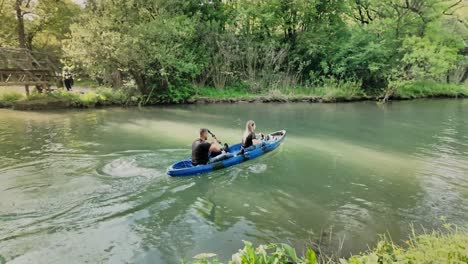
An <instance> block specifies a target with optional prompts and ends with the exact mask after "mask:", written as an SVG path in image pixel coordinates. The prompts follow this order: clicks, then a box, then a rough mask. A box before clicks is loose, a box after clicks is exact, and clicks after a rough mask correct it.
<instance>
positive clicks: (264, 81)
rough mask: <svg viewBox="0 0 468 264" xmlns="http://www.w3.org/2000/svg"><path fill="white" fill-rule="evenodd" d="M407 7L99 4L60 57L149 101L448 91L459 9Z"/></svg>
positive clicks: (461, 30) (173, 0) (455, 61)
mask: <svg viewBox="0 0 468 264" xmlns="http://www.w3.org/2000/svg"><path fill="white" fill-rule="evenodd" d="M417 2H418V1H407V2H404V3H401V4H397V3H394V1H393V0H384V1H377V0H367V1H345V0H338V1H319V2H313V3H311V2H310V1H305V0H298V1H289V0H273V1H247V0H245V1H244V0H241V1H236V2H231V1H209V3H207V4H203V5H200V4H199V1H195V0H191V1H181V0H169V1H152V2H148V1H144V0H131V1H124V2H118V3H117V2H115V1H110V0H98V1H93V2H92V3H90V4H88V5H87V7H86V8H85V9H84V10H83V12H82V15H81V16H80V19H79V20H78V21H77V22H76V23H75V24H74V25H72V27H71V39H70V40H69V41H66V53H67V56H68V57H69V58H71V59H72V60H73V62H74V63H75V64H76V65H79V66H80V67H82V68H83V69H85V70H86V72H87V73H88V74H90V75H91V76H92V77H100V78H104V79H106V76H112V75H113V74H114V73H115V72H116V71H119V72H121V73H122V74H123V75H124V76H126V77H125V78H127V79H132V80H133V81H135V83H136V85H137V86H138V88H139V90H140V92H141V93H142V94H143V95H145V97H146V98H149V99H148V100H145V101H148V102H156V101H160V102H184V101H186V100H187V98H188V97H189V95H190V94H196V95H198V96H214V97H240V96H241V94H243V93H244V90H238V89H233V88H232V87H233V86H236V85H238V84H241V85H246V87H247V91H246V92H247V93H257V94H262V93H268V92H269V90H279V91H281V93H283V94H295V93H307V94H317V93H318V94H321V95H323V96H325V97H326V98H328V99H332V98H350V97H353V96H356V95H362V94H364V93H366V94H375V93H378V92H379V91H381V90H382V89H385V88H387V87H388V85H389V80H392V78H394V77H395V76H399V77H398V78H400V79H401V80H402V81H405V82H406V81H421V80H427V79H432V80H435V81H438V82H440V81H445V80H446V79H450V78H449V77H450V76H451V77H452V78H451V80H452V81H455V82H456V81H457V80H456V78H455V77H456V76H457V75H456V74H457V71H460V70H461V69H464V67H465V65H466V61H467V60H466V54H465V55H463V52H464V49H466V44H464V42H463V39H464V38H466V35H467V34H468V32H467V31H466V26H465V25H463V23H464V22H463V20H461V19H459V18H457V16H458V14H457V13H456V12H455V11H454V10H456V8H457V6H458V5H455V6H453V4H454V3H453V1H448V0H442V1H440V0H424V1H421V2H420V3H419V2H418V3H419V4H418V3H417ZM452 11H453V12H452ZM317 80H320V82H321V83H320V84H317ZM322 80H339V81H336V83H333V85H335V86H334V87H331V85H332V84H330V83H326V82H325V81H322ZM350 80H351V81H350ZM390 82H393V81H390ZM193 83H195V86H198V87H214V88H208V89H205V88H203V89H201V88H197V89H192V88H188V87H190V86H192V84H193ZM344 83H353V84H352V85H351V84H350V85H349V86H348V85H347V84H344ZM317 87H318V88H317ZM224 90H226V91H224Z"/></svg>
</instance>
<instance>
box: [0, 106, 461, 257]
mask: <svg viewBox="0 0 468 264" xmlns="http://www.w3.org/2000/svg"><path fill="white" fill-rule="evenodd" d="M248 119H254V120H255V121H256V123H257V130H259V131H260V132H271V131H275V130H280V129H286V130H287V137H286V139H285V140H284V142H283V144H282V145H281V146H280V147H279V148H278V149H276V150H275V151H274V152H272V153H269V154H267V155H265V156H262V157H260V158H258V159H256V160H254V161H249V162H246V163H243V164H241V165H239V166H234V167H231V168H228V169H225V170H220V171H216V172H213V173H210V174H206V175H202V176H196V177H186V178H171V177H169V176H167V175H166V174H165V171H166V169H167V167H168V166H169V165H170V164H171V163H172V162H174V161H177V160H179V159H183V158H186V157H188V156H190V149H189V148H190V145H191V143H192V141H193V140H194V139H195V138H196V136H197V133H198V129H199V128H200V127H208V128H210V129H211V130H212V131H213V132H214V133H216V134H217V136H218V138H219V139H221V140H223V141H225V142H229V143H235V142H237V141H239V140H240V137H241V134H242V128H243V126H244V123H245V122H246V121H247V120H248ZM0 143H1V145H0V263H2V262H5V261H7V262H9V263H10V262H11V263H65V262H66V263H84V262H88V263H107V262H111V263H125V262H128V263H179V262H180V260H181V259H189V260H190V259H191V258H192V257H193V256H194V255H196V254H198V253H201V252H214V253H217V254H218V256H219V258H220V259H221V260H224V261H225V260H227V259H229V258H230V256H231V254H233V253H235V252H236V251H237V250H238V249H239V248H241V247H242V245H243V244H242V240H248V241H251V242H254V243H255V244H258V243H268V242H287V243H290V244H292V245H294V246H295V247H296V248H297V250H298V252H299V253H301V252H302V251H303V248H304V246H305V245H310V244H311V243H320V244H321V245H322V246H323V247H324V248H325V249H327V248H328V249H330V250H332V251H335V252H336V251H339V252H338V254H340V255H341V256H346V255H349V254H350V253H356V252H359V251H361V250H365V249H366V248H367V246H368V245H369V246H372V245H373V243H375V241H376V240H377V239H378V234H382V233H387V234H389V235H391V237H392V238H393V239H394V240H395V241H396V242H401V241H402V240H404V239H405V238H406V237H407V235H408V232H409V230H410V225H411V224H413V225H414V227H415V228H416V229H419V228H420V227H422V226H423V227H425V228H428V229H430V228H438V227H440V226H441V224H442V223H443V222H444V221H446V222H449V223H453V224H457V225H464V226H466V224H468V100H419V101H411V102H397V103H393V104H388V105H377V104H375V103H373V102H365V103H348V104H233V105H189V106H176V107H172V106H171V107H160V108H159V107H158V108H144V109H137V108H133V109H120V108H112V109H96V110H72V111H60V112H20V111H12V110H0Z"/></svg>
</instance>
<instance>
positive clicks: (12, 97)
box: [0, 92, 24, 103]
mask: <svg viewBox="0 0 468 264" xmlns="http://www.w3.org/2000/svg"><path fill="white" fill-rule="evenodd" d="M23 98H24V95H23V94H21V93H16V92H11V93H3V94H0V101H3V102H8V103H13V102H16V101H19V100H21V99H23Z"/></svg>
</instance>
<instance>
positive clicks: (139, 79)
mask: <svg viewBox="0 0 468 264" xmlns="http://www.w3.org/2000/svg"><path fill="white" fill-rule="evenodd" d="M130 74H131V75H132V76H133V79H135V83H136V85H137V87H138V90H140V92H141V93H142V94H147V93H148V89H147V87H146V82H145V77H144V76H143V75H142V74H140V73H139V72H138V71H133V70H132V71H130Z"/></svg>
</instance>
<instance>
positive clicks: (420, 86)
mask: <svg viewBox="0 0 468 264" xmlns="http://www.w3.org/2000/svg"><path fill="white" fill-rule="evenodd" d="M395 96H397V97H401V98H407V99H412V98H421V97H457V96H468V84H466V83H465V84H447V83H437V82H431V81H424V82H423V81H419V82H407V83H404V84H402V85H401V86H399V87H398V88H397V89H396V91H395Z"/></svg>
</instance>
